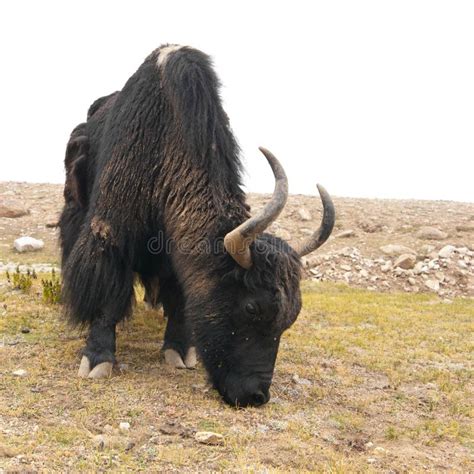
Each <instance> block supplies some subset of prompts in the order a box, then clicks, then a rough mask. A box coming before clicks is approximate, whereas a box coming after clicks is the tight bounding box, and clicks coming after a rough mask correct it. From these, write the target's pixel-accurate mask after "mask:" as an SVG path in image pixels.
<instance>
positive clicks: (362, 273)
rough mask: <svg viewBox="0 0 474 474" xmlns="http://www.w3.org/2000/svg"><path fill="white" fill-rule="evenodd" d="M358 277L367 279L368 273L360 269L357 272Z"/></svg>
mask: <svg viewBox="0 0 474 474" xmlns="http://www.w3.org/2000/svg"><path fill="white" fill-rule="evenodd" d="M359 275H360V276H361V277H362V278H367V277H368V276H369V272H368V271H367V270H365V269H362V270H360V272H359Z"/></svg>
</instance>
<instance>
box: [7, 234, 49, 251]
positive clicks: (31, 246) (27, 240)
mask: <svg viewBox="0 0 474 474" xmlns="http://www.w3.org/2000/svg"><path fill="white" fill-rule="evenodd" d="M13 246H14V247H15V249H16V250H17V252H20V253H21V252H31V251H35V250H41V249H42V248H43V247H44V242H43V241H42V240H39V239H34V238H33V237H19V238H18V239H16V240H15V242H13Z"/></svg>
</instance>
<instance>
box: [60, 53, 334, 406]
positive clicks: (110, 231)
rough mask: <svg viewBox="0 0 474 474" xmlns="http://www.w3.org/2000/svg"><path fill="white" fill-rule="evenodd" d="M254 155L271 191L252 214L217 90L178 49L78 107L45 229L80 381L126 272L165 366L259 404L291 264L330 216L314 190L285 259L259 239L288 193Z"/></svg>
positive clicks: (326, 200)
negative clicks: (137, 282)
mask: <svg viewBox="0 0 474 474" xmlns="http://www.w3.org/2000/svg"><path fill="white" fill-rule="evenodd" d="M260 150H261V152H262V153H263V155H264V156H265V158H266V159H267V161H268V163H269V164H270V167H271V169H272V171H273V174H274V176H275V181H276V184H275V190H274V193H273V196H272V198H271V200H270V201H269V202H268V204H266V206H265V207H264V209H263V210H261V212H260V213H259V214H257V215H255V216H253V217H252V216H250V212H249V206H248V205H247V204H246V200H245V194H244V192H243V190H242V188H241V162H240V159H239V148H238V145H237V143H236V141H235V139H234V136H233V134H232V131H231V128H230V125H229V121H228V117H227V115H226V113H225V112H224V110H223V108H222V105H221V101H220V97H219V81H218V79H217V77H216V74H215V72H214V70H213V68H212V66H211V61H210V59H209V57H208V56H206V55H205V54H203V53H202V52H200V51H198V50H195V49H193V48H190V47H181V46H177V45H165V46H162V47H160V48H158V49H156V50H155V51H153V52H152V53H151V54H150V55H149V56H148V57H147V58H146V60H145V62H144V63H143V64H142V65H141V66H140V68H139V69H138V70H137V71H136V72H135V74H133V76H132V77H131V78H130V79H129V80H128V81H127V83H126V84H125V86H124V88H123V89H122V90H121V91H119V92H115V93H113V94H111V95H109V96H107V97H103V98H100V99H98V100H97V101H95V102H94V103H93V104H92V106H91V107H90V109H89V112H88V116H87V122H85V123H82V124H80V125H78V126H77V127H76V128H75V129H74V130H73V132H72V134H71V137H70V140H69V142H68V145H67V150H66V158H65V166H66V184H65V189H64V196H65V206H64V209H63V211H62V215H61V218H60V223H59V225H60V239H61V244H62V269H63V302H64V307H65V313H66V315H67V316H68V317H69V319H70V321H71V322H72V323H74V324H76V325H79V326H87V327H88V329H89V333H88V338H87V343H86V347H85V348H84V351H83V357H82V360H81V363H80V367H79V375H80V376H82V377H91V378H99V377H106V376H110V374H111V371H112V366H113V363H114V360H115V328H116V325H117V323H118V322H120V321H122V320H124V319H125V318H127V316H129V315H130V313H131V310H132V304H133V300H134V289H133V288H134V279H135V276H136V275H138V276H139V278H140V279H141V281H142V283H143V284H144V286H145V288H146V293H147V295H148V301H149V302H151V303H152V304H157V303H158V300H159V302H160V303H161V304H162V305H163V310H164V314H165V316H166V317H167V327H166V331H165V337H164V346H163V349H164V354H165V360H166V362H168V363H169V364H171V365H173V366H174V367H178V368H186V367H188V368H190V367H193V366H194V365H195V364H196V355H198V356H199V358H200V360H201V361H202V363H203V365H204V367H205V368H206V370H207V372H208V374H209V377H210V380H211V382H212V384H213V386H214V387H215V388H216V389H217V390H218V391H219V393H220V394H221V396H222V397H223V398H224V400H225V401H226V402H227V403H229V404H231V405H234V406H248V405H253V406H258V405H262V404H264V403H266V402H267V401H268V400H269V397H270V396H269V388H270V383H271V380H272V376H273V370H274V366H275V359H276V356H277V351H278V345H279V342H280V337H281V335H282V333H283V332H284V331H285V330H286V329H288V328H289V327H290V326H291V325H292V324H293V323H294V321H295V320H296V317H297V316H298V313H299V312H300V309H301V295H300V288H299V287H300V279H301V276H302V268H301V257H302V256H303V255H306V254H308V253H309V252H312V251H313V250H315V249H316V248H318V247H319V246H320V245H321V244H322V243H323V242H324V241H325V240H327V238H328V237H329V235H330V233H331V231H332V228H333V225H334V215H335V214H334V207H333V204H332V202H331V198H330V197H329V195H328V194H327V193H326V191H325V190H324V189H323V188H322V187H319V192H320V195H321V199H322V202H323V207H324V212H323V219H322V223H321V225H320V227H319V229H318V230H316V231H315V233H314V234H313V235H312V236H311V237H309V238H308V240H307V241H306V242H303V243H302V245H301V246H300V247H299V248H298V249H294V248H292V247H290V245H289V244H288V243H286V242H285V241H284V240H282V239H280V238H278V237H275V236H273V235H270V234H268V233H265V229H266V228H267V227H268V226H269V225H270V224H271V223H272V221H274V220H275V219H276V217H277V216H278V214H279V213H280V212H281V210H282V209H283V207H284V205H285V202H286V199H287V194H288V184H287V179H286V176H285V172H284V170H283V168H282V166H281V164H280V163H279V162H278V160H277V159H276V158H275V157H274V156H273V155H272V153H270V152H269V151H268V150H266V149H264V148H260ZM158 295H159V296H158ZM196 353H197V354H196Z"/></svg>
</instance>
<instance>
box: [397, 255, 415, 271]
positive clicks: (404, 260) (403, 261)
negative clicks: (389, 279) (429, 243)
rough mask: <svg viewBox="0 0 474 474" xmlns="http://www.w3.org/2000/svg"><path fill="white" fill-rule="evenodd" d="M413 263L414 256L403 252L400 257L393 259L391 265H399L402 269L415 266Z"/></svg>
mask: <svg viewBox="0 0 474 474" xmlns="http://www.w3.org/2000/svg"><path fill="white" fill-rule="evenodd" d="M415 263H416V256H415V255H413V254H411V253H405V254H403V255H400V257H398V258H397V259H396V260H395V263H394V264H393V265H394V267H395V268H396V267H400V268H403V269H404V270H410V269H411V268H413V267H414V266H415Z"/></svg>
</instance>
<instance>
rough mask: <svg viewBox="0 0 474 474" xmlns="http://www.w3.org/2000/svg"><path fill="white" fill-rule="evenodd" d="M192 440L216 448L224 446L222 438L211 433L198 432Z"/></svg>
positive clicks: (217, 434)
mask: <svg viewBox="0 0 474 474" xmlns="http://www.w3.org/2000/svg"><path fill="white" fill-rule="evenodd" d="M194 439H195V440H196V441H197V442H198V443H201V444H209V445H212V446H218V445H222V444H224V437H223V436H222V435H221V434H219V433H213V432H212V431H198V432H197V433H196V434H195V435H194Z"/></svg>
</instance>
